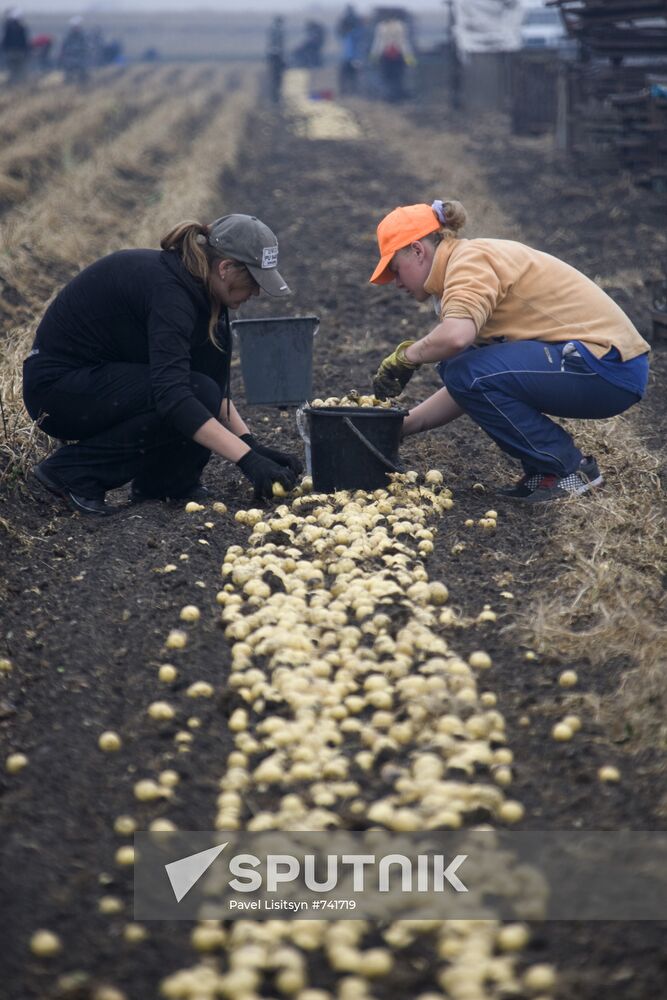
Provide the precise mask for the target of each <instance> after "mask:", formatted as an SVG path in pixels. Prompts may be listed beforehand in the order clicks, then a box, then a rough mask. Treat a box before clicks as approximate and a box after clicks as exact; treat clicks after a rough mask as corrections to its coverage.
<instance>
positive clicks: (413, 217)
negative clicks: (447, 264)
mask: <svg viewBox="0 0 667 1000" xmlns="http://www.w3.org/2000/svg"><path fill="white" fill-rule="evenodd" d="M441 225H442V223H441V222H440V220H439V219H438V216H437V215H436V213H435V211H434V210H433V209H432V208H431V206H430V205H424V204H422V205H404V206H403V207H402V208H395V209H394V211H393V212H390V213H389V215H385V217H384V219H383V220H382V222H381V223H380V224H379V226H378V228H377V239H378V246H379V248H380V263H379V264H378V266H377V267H376V268H375V270H374V271H373V274H372V275H371V278H370V280H371V282H372V283H373V284H374V285H388V284H389V282H390V281H393V280H394V276H393V274H392V273H391V271H388V270H387V268H388V267H389V265H390V264H391V259H392V257H393V256H394V254H395V253H396V251H397V250H401V249H402V248H403V247H407V246H409V245H410V244H411V243H412V242H413V241H414V240H420V239H421V238H422V237H423V236H428V234H429V233H434V232H435V231H436V229H439V228H440V226H441Z"/></svg>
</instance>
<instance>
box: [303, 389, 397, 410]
mask: <svg viewBox="0 0 667 1000" xmlns="http://www.w3.org/2000/svg"><path fill="white" fill-rule="evenodd" d="M310 406H311V407H312V408H313V409H318V408H320V407H330V406H354V407H357V408H358V407H361V406H364V407H368V406H371V407H374V408H376V407H379V408H381V409H384V410H389V409H391V407H393V406H394V407H395V406H396V402H395V400H392V399H378V398H377V396H364V395H362V394H361V393H359V392H357V391H356V389H350V390H349V392H347V393H346V394H345V395H344V396H340V397H339V396H328V397H327V398H326V399H319V398H318V399H311V401H310Z"/></svg>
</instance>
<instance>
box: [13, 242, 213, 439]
mask: <svg viewBox="0 0 667 1000" xmlns="http://www.w3.org/2000/svg"><path fill="white" fill-rule="evenodd" d="M210 309H211V306H210V301H209V298H208V294H207V292H206V290H205V288H204V286H203V285H202V284H201V282H199V281H197V279H195V278H194V277H193V276H192V275H191V274H190V273H189V272H188V271H187V270H186V268H185V267H184V265H183V262H182V261H181V258H180V255H179V254H178V253H177V252H176V251H172V250H169V251H160V250H120V251H118V252H117V253H112V254H110V255H109V256H108V257H102V258H101V259H100V260H98V261H96V262H95V263H94V264H91V265H90V266H89V267H87V268H85V269H84V270H83V271H81V272H80V273H79V274H77V276H76V277H75V278H73V279H72V280H71V281H70V282H69V283H68V284H67V285H65V287H64V288H63V289H62V290H61V291H60V292H59V293H58V295H57V296H56V298H55V299H54V300H53V302H52V303H51V305H50V306H49V307H48V309H47V310H46V312H45V314H44V316H43V318H42V321H41V323H40V324H39V326H38V328H37V333H36V335H35V343H34V345H33V352H38V355H39V356H40V357H44V358H45V359H46V358H55V359H60V360H62V361H66V362H67V363H68V364H73V365H75V366H79V365H81V366H82V367H86V366H88V365H95V364H100V363H102V364H103V363H104V362H112V361H125V362H132V363H136V364H146V365H148V366H149V368H150V376H151V387H152V391H153V398H154V401H155V408H156V410H157V412H158V413H159V414H160V416H161V417H164V418H165V419H167V420H169V422H170V423H171V424H173V426H175V427H176V428H177V429H178V430H179V431H180V432H181V433H182V434H184V435H185V436H186V437H190V438H191V437H192V436H193V435H194V434H195V433H196V431H197V430H199V428H200V427H201V426H202V425H203V424H204V423H206V421H207V420H209V419H210V417H211V416H217V414H211V413H209V412H208V410H207V409H206V407H205V406H204V405H203V404H202V403H201V402H200V401H199V400H198V399H197V398H196V397H195V395H194V393H193V392H192V388H191V386H190V373H191V372H192V371H197V372H203V373H204V374H206V375H209V376H210V377H211V378H213V379H215V381H216V382H218V384H219V385H220V386H221V387H222V389H223V395H227V394H228V393H229V365H230V360H231V335H230V331H229V317H228V314H227V310H226V309H225V308H224V307H223V310H222V313H221V316H220V322H219V324H218V328H217V331H216V340H217V342H218V345H219V348H220V349H218V348H217V347H215V346H214V345H213V344H212V343H211V340H210V338H209V335H208V324H209V317H210Z"/></svg>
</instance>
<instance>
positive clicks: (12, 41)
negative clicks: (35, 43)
mask: <svg viewBox="0 0 667 1000" xmlns="http://www.w3.org/2000/svg"><path fill="white" fill-rule="evenodd" d="M0 48H1V49H2V51H3V52H23V53H25V54H26V55H27V53H28V51H29V49H30V42H29V40H28V32H27V31H26V28H25V25H23V24H22V23H21V22H20V21H17V20H16V19H14V18H8V19H7V20H6V21H5V26H4V31H3V34H2V43H0Z"/></svg>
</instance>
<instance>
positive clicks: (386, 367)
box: [373, 340, 420, 399]
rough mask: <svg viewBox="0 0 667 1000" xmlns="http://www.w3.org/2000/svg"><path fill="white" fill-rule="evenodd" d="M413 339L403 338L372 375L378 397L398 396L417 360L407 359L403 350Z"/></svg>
mask: <svg viewBox="0 0 667 1000" xmlns="http://www.w3.org/2000/svg"><path fill="white" fill-rule="evenodd" d="M411 344H414V340H404V341H403V343H402V344H399V345H398V347H397V348H396V350H395V351H393V353H392V354H390V355H389V356H388V357H386V358H385V359H384V361H383V362H382V364H381V365H380V367H379V368H378V370H377V371H376V373H375V375H374V376H373V390H374V392H375V395H376V396H377V398H378V399H387V397H393V396H400V394H401V393H402V392H403V390H404V389H405V387H406V385H407V384H408V382H409V381H410V379H411V378H412V375H413V373H414V372H415V371H416V370H417V368H419V367H420V366H419V362H415V361H408V359H407V358H406V356H405V352H406V350H407V349H408V347H410V345H411Z"/></svg>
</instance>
